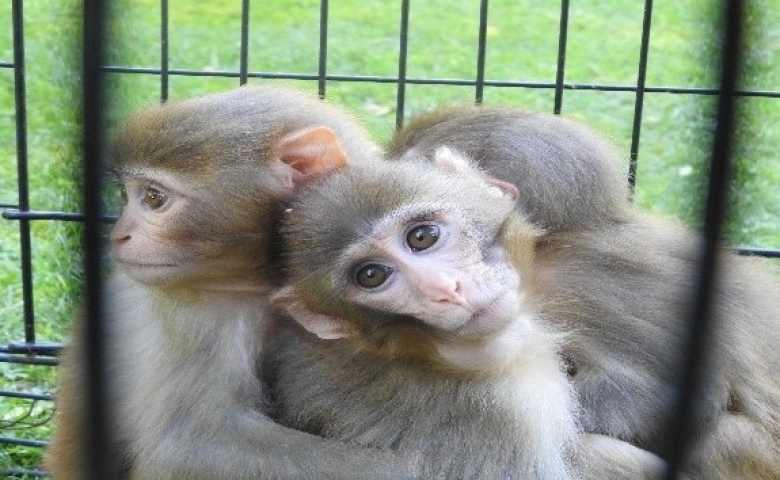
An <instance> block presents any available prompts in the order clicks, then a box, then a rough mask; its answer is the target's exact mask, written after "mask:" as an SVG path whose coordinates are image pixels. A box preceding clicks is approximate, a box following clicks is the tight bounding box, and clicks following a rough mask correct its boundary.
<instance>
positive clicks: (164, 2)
mask: <svg viewBox="0 0 780 480" xmlns="http://www.w3.org/2000/svg"><path fill="white" fill-rule="evenodd" d="M169 23H170V22H169V20H168V0H160V101H161V102H163V103H164V102H166V101H167V100H168V95H169V94H170V87H169V86H168V83H169V82H168V81H169V74H168V40H169V38H170V37H169V35H168V26H169Z"/></svg>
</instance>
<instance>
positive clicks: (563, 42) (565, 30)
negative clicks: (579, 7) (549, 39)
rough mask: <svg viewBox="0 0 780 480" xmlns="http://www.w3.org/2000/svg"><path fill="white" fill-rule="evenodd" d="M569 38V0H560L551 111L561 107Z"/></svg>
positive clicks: (559, 111) (558, 109)
mask: <svg viewBox="0 0 780 480" xmlns="http://www.w3.org/2000/svg"><path fill="white" fill-rule="evenodd" d="M568 38H569V0H561V22H560V26H559V30H558V63H557V65H556V67H555V99H554V100H553V102H554V103H553V113H554V114H556V115H560V113H561V109H562V108H563V81H564V79H565V78H566V46H567V45H568Z"/></svg>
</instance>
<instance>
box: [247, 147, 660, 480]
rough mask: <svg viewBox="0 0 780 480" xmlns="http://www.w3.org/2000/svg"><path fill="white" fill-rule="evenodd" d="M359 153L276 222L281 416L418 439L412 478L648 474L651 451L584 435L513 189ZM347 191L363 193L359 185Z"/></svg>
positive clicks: (464, 169) (367, 436)
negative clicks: (366, 162) (283, 281)
mask: <svg viewBox="0 0 780 480" xmlns="http://www.w3.org/2000/svg"><path fill="white" fill-rule="evenodd" d="M432 161H433V166H432V165H431V164H430V163H428V162H427V161H405V162H399V163H395V164H374V165H371V166H369V167H364V166H360V165H355V166H353V167H351V168H349V169H347V170H346V171H343V172H340V173H337V174H333V175H329V176H326V177H325V178H323V179H322V180H320V181H319V182H317V183H315V184H314V185H312V186H310V187H309V188H307V189H305V190H304V191H303V192H301V194H300V196H299V197H298V198H297V199H296V200H295V201H294V202H293V203H292V205H291V208H290V209H289V210H288V211H287V213H286V215H285V218H284V220H283V226H282V236H283V238H284V240H285V242H286V243H285V252H286V261H287V267H288V272H287V273H288V275H289V278H288V284H287V285H285V286H284V287H283V288H281V289H280V290H279V292H278V293H277V294H276V295H274V297H272V304H273V305H275V306H277V307H279V308H280V309H282V310H284V311H285V312H286V313H288V314H289V316H290V317H292V318H293V319H295V320H296V321H297V324H296V323H293V322H292V321H289V320H288V319H287V318H286V317H285V318H280V319H279V322H278V324H277V325H276V328H277V329H276V332H275V334H274V335H273V340H274V344H273V346H272V347H271V348H269V349H268V352H269V353H268V357H267V362H268V364H267V365H264V367H263V369H262V370H263V372H264V373H265V374H266V375H268V381H269V384H270V386H271V391H272V392H273V393H274V395H275V400H276V403H277V404H276V407H277V408H278V410H277V412H278V415H279V416H280V420H281V421H282V422H284V423H287V424H289V425H290V426H293V427H295V428H298V429H301V430H306V431H310V432H313V433H317V434H319V435H323V436H325V437H329V438H336V439H339V440H342V441H350V442H355V443H358V444H362V445H366V446H372V447H380V448H391V449H398V450H402V451H415V452H421V454H422V457H423V458H424V459H425V460H424V462H423V465H422V472H421V473H422V477H423V478H523V479H567V478H579V477H581V476H582V477H587V478H594V479H595V478H643V477H644V475H653V474H655V473H657V472H658V471H659V468H660V463H659V460H658V459H657V457H655V456H653V455H649V454H646V453H645V452H644V451H642V450H639V449H637V448H636V447H633V446H631V445H629V444H626V443H623V442H620V441H618V440H615V439H611V438H607V437H601V436H599V435H589V436H580V435H579V434H578V429H577V421H576V412H577V406H576V402H575V400H574V398H573V396H572V391H571V388H570V386H569V383H568V380H567V376H566V374H565V371H564V369H563V365H562V361H561V360H560V358H559V356H558V355H557V350H558V343H559V341H560V338H561V336H560V335H559V334H558V333H556V332H555V331H552V330H549V329H546V328H543V327H542V326H541V325H540V324H539V323H537V322H536V319H535V316H534V313H533V312H534V285H533V281H534V279H533V276H532V275H531V269H530V264H531V262H532V261H533V250H534V245H535V242H536V239H537V237H538V236H539V234H540V232H539V231H538V230H536V229H535V228H533V227H532V226H530V224H529V223H528V222H526V221H525V219H523V218H522V217H520V216H519V214H517V213H516V212H515V204H516V202H517V198H518V192H517V189H516V188H515V187H514V186H512V185H511V184H508V183H506V182H503V181H500V180H496V179H493V178H491V177H488V176H486V175H484V174H482V173H481V172H479V171H478V170H476V169H475V168H474V167H473V166H472V165H471V163H470V162H469V161H468V159H466V157H463V156H460V155H458V154H456V153H454V152H452V151H450V150H449V149H446V148H441V149H438V150H437V151H436V152H435V154H434V155H433V158H432ZM354 192H363V193H361V194H360V195H354Z"/></svg>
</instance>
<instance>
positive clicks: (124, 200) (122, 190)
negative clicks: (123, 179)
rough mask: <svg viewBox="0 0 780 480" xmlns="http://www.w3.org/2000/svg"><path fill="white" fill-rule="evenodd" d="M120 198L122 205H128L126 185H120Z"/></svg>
mask: <svg viewBox="0 0 780 480" xmlns="http://www.w3.org/2000/svg"><path fill="white" fill-rule="evenodd" d="M119 198H120V199H122V205H127V189H126V188H125V184H124V183H122V184H120V185H119Z"/></svg>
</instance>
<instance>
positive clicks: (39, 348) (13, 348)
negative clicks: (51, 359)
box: [4, 342, 62, 356]
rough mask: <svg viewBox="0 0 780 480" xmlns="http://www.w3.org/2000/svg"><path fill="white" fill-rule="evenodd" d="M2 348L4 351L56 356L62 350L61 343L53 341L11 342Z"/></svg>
mask: <svg viewBox="0 0 780 480" xmlns="http://www.w3.org/2000/svg"><path fill="white" fill-rule="evenodd" d="M4 350H5V352H6V353H18V354H32V355H48V356H56V355H59V353H60V351H61V350H62V345H61V344H60V343H54V342H35V343H27V342H12V343H10V344H9V345H8V346H7V347H6V348H5V349H4Z"/></svg>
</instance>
